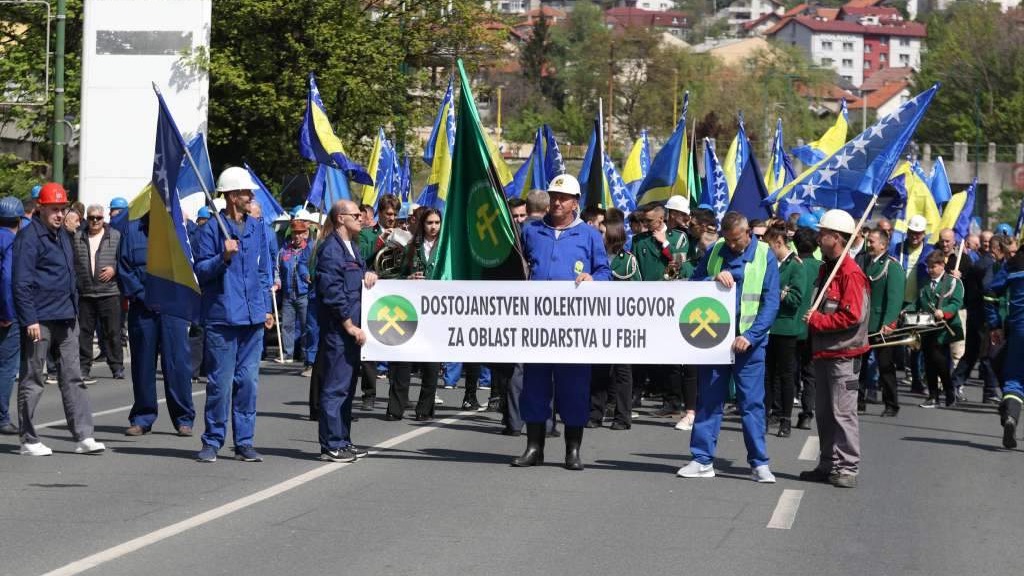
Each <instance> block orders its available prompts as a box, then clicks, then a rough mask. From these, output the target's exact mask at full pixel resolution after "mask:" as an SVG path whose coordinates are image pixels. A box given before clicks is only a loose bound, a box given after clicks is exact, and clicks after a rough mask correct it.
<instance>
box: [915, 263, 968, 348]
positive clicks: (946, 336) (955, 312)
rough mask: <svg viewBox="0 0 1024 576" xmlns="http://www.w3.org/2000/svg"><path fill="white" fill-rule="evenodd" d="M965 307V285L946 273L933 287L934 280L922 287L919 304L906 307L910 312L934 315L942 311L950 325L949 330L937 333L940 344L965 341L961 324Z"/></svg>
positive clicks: (918, 297) (919, 293)
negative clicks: (962, 309) (961, 315)
mask: <svg viewBox="0 0 1024 576" xmlns="http://www.w3.org/2000/svg"><path fill="white" fill-rule="evenodd" d="M963 305H964V285H963V283H962V282H960V280H957V279H956V278H954V277H952V276H950V275H949V273H948V272H947V273H945V274H943V275H942V277H941V278H939V281H938V283H937V284H936V285H935V286H934V287H933V286H932V279H931V278H928V280H927V281H926V282H925V283H924V284H922V285H921V287H920V289H919V290H918V296H917V302H914V303H912V304H910V305H909V306H907V307H906V310H907V311H908V312H923V313H927V314H933V313H935V311H937V310H941V311H942V316H943V318H945V320H946V323H947V324H948V325H949V328H950V330H952V332H953V333H952V334H950V333H949V330H942V331H939V332H936V333H937V334H938V343H939V344H948V343H950V342H956V341H958V340H963V339H964V327H963V325H962V324H961V323H960V309H961V308H963Z"/></svg>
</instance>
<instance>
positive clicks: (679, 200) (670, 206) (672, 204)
mask: <svg viewBox="0 0 1024 576" xmlns="http://www.w3.org/2000/svg"><path fill="white" fill-rule="evenodd" d="M665 209H666V210H675V211H676V212H682V213H683V214H689V213H690V202H689V201H688V200H687V199H686V198H683V197H682V196H678V195H677V196H673V197H671V198H669V199H668V202H665Z"/></svg>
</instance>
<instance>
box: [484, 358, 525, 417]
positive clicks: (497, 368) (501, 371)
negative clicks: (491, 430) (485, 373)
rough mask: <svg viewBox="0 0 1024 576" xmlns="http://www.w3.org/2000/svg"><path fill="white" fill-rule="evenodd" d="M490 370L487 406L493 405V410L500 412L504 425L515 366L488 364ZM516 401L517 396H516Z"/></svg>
mask: <svg viewBox="0 0 1024 576" xmlns="http://www.w3.org/2000/svg"><path fill="white" fill-rule="evenodd" d="M487 367H488V368H489V369H490V370H491V397H490V399H489V400H488V404H494V406H493V408H497V409H498V410H500V411H501V414H502V418H501V421H502V423H503V424H504V423H505V420H506V417H507V414H508V411H507V409H506V408H505V407H506V406H507V405H508V403H509V400H510V395H511V393H512V391H511V387H512V375H513V374H514V373H515V369H516V365H515V364H488V365H487ZM517 401H518V396H517Z"/></svg>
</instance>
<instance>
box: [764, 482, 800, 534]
mask: <svg viewBox="0 0 1024 576" xmlns="http://www.w3.org/2000/svg"><path fill="white" fill-rule="evenodd" d="M803 497H804V491H803V490H783V491H782V495H781V496H779V503H778V504H776V505H775V511H774V512H772V519H771V520H769V521H768V526H767V527H768V528H776V529H779V530H789V529H790V528H792V527H793V521H794V520H796V511H797V510H798V509H799V508H800V500H801V499H802V498H803Z"/></svg>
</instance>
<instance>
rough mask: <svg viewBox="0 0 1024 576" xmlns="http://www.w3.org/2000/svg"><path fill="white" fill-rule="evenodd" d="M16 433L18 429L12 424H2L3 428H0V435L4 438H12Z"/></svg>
mask: <svg viewBox="0 0 1024 576" xmlns="http://www.w3.org/2000/svg"><path fill="white" fill-rule="evenodd" d="M17 433H18V427H17V426H15V425H14V424H11V423H10V422H8V423H7V424H4V425H3V426H0V434H3V435H4V436H14V435H15V434H17Z"/></svg>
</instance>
